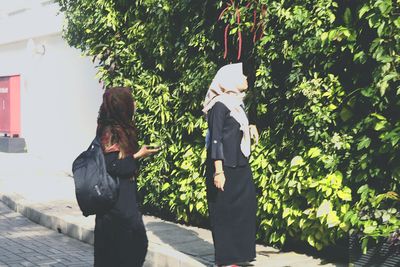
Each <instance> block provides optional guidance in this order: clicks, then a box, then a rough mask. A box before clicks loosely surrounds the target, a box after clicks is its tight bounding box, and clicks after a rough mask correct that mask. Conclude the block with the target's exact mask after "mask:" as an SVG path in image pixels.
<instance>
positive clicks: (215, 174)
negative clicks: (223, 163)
mask: <svg viewBox="0 0 400 267" xmlns="http://www.w3.org/2000/svg"><path fill="white" fill-rule="evenodd" d="M221 173H224V172H223V171H222V172H216V173H214V176H217V175H218V174H221Z"/></svg>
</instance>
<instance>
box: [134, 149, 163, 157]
mask: <svg viewBox="0 0 400 267" xmlns="http://www.w3.org/2000/svg"><path fill="white" fill-rule="evenodd" d="M159 151H160V148H159V147H156V148H153V147H150V146H142V147H141V148H140V149H139V151H138V152H136V153H135V154H134V155H133V158H135V159H140V158H147V157H149V156H151V155H154V154H156V153H158V152H159Z"/></svg>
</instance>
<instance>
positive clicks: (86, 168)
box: [72, 137, 119, 217]
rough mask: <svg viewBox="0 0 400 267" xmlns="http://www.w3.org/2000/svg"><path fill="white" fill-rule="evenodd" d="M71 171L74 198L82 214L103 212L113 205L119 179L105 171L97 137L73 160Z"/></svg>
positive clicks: (115, 199)
mask: <svg viewBox="0 0 400 267" xmlns="http://www.w3.org/2000/svg"><path fill="white" fill-rule="evenodd" d="M72 173H73V176H74V181H75V194H76V199H77V201H78V205H79V208H80V209H81V211H82V213H83V215H84V216H86V217H87V216H89V215H93V214H104V213H106V212H107V211H109V210H110V209H111V208H112V207H113V206H114V204H115V203H116V201H117V199H118V193H119V180H118V178H116V179H114V178H113V177H111V176H110V175H109V174H108V173H107V170H106V164H105V160H104V154H103V150H102V148H101V144H100V140H99V138H98V137H96V138H95V139H94V140H93V142H92V143H91V145H90V147H89V148H88V149H87V150H86V151H84V152H82V153H81V154H80V155H79V156H78V157H77V158H76V159H75V160H74V162H73V163H72Z"/></svg>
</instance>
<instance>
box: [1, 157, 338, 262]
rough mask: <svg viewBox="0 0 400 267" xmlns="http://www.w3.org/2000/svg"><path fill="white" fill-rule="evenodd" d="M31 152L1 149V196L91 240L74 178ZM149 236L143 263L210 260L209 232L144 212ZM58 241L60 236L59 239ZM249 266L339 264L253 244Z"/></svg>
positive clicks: (15, 207) (30, 213)
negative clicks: (8, 152)
mask: <svg viewBox="0 0 400 267" xmlns="http://www.w3.org/2000/svg"><path fill="white" fill-rule="evenodd" d="M48 165H51V164H49V163H48V162H45V161H44V160H43V159H40V158H37V157H34V156H32V155H30V154H6V153H0V201H2V202H4V203H5V204H6V205H7V206H9V207H10V208H12V209H13V210H15V211H18V212H20V213H21V214H23V215H24V216H26V217H27V218H29V219H30V220H32V221H34V222H36V223H39V224H41V225H43V226H46V227H48V228H51V229H54V230H56V231H58V232H60V233H63V234H65V235H68V236H71V237H73V238H76V239H78V240H81V241H83V242H86V243H89V244H93V239H94V238H93V237H94V236H93V229H94V216H89V217H83V216H82V213H81V211H80V210H79V207H78V205H77V204H76V200H75V191H74V190H75V189H74V182H73V179H72V178H71V177H70V176H69V175H68V173H67V172H63V171H60V170H57V169H52V168H51V167H49V166H48ZM144 222H145V225H146V229H147V234H148V238H149V251H148V254H147V257H146V263H145V266H165V267H167V266H171V267H178V266H185V267H191V266H212V265H213V261H214V255H213V254H214V250H213V245H212V237H211V232H210V231H209V230H206V229H201V228H197V227H188V226H184V225H180V224H175V223H171V222H167V221H163V220H161V219H158V218H156V217H152V216H144ZM60 242H61V241H60ZM253 264H254V266H299V267H300V266H307V267H308V266H344V265H343V264H332V263H324V262H323V260H321V259H316V258H313V257H310V256H307V255H302V254H298V253H294V252H288V253H280V252H279V251H278V250H276V249H273V248H271V247H265V246H260V245H258V246H257V260H256V262H254V263H253Z"/></svg>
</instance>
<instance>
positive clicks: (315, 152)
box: [308, 147, 321, 158]
mask: <svg viewBox="0 0 400 267" xmlns="http://www.w3.org/2000/svg"><path fill="white" fill-rule="evenodd" d="M319 155H321V149H319V148H318V147H312V148H310V150H309V151H308V156H309V157H310V158H316V157H318V156H319Z"/></svg>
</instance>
